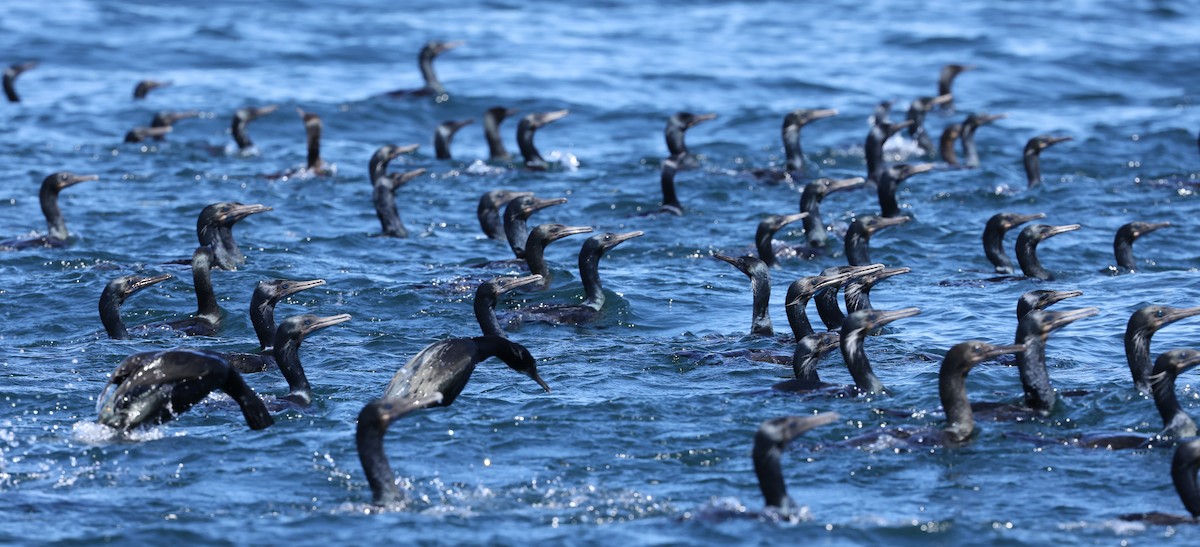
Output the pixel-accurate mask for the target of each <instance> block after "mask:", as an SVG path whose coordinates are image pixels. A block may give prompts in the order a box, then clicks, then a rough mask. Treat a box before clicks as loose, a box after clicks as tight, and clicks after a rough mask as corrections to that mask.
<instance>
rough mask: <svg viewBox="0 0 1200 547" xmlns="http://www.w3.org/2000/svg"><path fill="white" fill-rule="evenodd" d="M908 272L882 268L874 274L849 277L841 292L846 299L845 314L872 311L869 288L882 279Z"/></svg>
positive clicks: (907, 269) (906, 269)
mask: <svg viewBox="0 0 1200 547" xmlns="http://www.w3.org/2000/svg"><path fill="white" fill-rule="evenodd" d="M910 271H912V270H910V269H909V268H884V269H882V270H879V271H877V272H874V273H869V274H865V275H856V276H851V277H850V278H849V279H848V280H847V281H846V286H845V288H844V289H843V290H842V295H843V298H845V299H846V313H854V312H856V311H863V310H872V309H874V308H873V307H871V288H872V287H874V286H875V285H876V284H877V283H879V282H880V281H883V280H884V279H887V278H889V277H892V276H896V275H900V274H906V273H908V272H910Z"/></svg>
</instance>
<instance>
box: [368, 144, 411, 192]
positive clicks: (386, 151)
mask: <svg viewBox="0 0 1200 547" xmlns="http://www.w3.org/2000/svg"><path fill="white" fill-rule="evenodd" d="M420 146H421V145H419V144H406V145H404V146H396V145H394V144H385V145H383V146H380V147H379V148H377V149H375V153H374V154H371V160H370V161H369V162H367V177H368V178H369V179H371V182H372V183H374V182H375V179H377V178H379V177H382V176H383V175H385V174H386V173H387V168H388V164H389V163H391V162H392V160H394V159H396V158H398V157H400V156H401V155H402V154H409V153H412V152H416V151H417V148H420Z"/></svg>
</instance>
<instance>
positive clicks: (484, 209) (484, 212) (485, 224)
mask: <svg viewBox="0 0 1200 547" xmlns="http://www.w3.org/2000/svg"><path fill="white" fill-rule="evenodd" d="M475 216H477V217H479V227H480V228H481V229H482V230H483V233H484V234H485V235H487V236H488V239H504V227H503V226H502V225H501V224H500V211H498V210H497V209H496V207H492V206H491V205H489V204H488V202H487V196H484V197H483V198H481V199H480V200H479V207H478V208H477V209H475Z"/></svg>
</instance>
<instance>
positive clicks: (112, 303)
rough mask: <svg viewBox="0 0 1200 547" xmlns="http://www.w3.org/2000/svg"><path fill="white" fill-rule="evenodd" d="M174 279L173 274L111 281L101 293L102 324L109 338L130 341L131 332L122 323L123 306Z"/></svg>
mask: <svg viewBox="0 0 1200 547" xmlns="http://www.w3.org/2000/svg"><path fill="white" fill-rule="evenodd" d="M172 277H175V276H173V275H171V274H162V275H156V276H153V277H139V276H136V275H127V276H124V277H118V278H116V279H114V280H112V281H109V282H108V284H107V285H105V286H104V291H103V292H101V293H100V322H101V323H103V324H104V331H105V332H107V333H108V337H109V338H113V339H116V340H128V339H129V330H128V329H126V328H125V323H124V322H123V321H121V304H124V303H125V299H126V298H129V297H130V296H133V294H134V293H136V292H138V291H140V290H142V289H144V288H146V287H149V286H150V285H153V284H155V283H161V282H163V281H166V280H168V279H171V278H172Z"/></svg>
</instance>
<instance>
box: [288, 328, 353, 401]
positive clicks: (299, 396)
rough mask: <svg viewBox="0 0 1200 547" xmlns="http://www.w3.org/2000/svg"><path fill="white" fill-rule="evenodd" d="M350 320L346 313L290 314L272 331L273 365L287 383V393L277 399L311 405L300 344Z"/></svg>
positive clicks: (309, 387)
mask: <svg viewBox="0 0 1200 547" xmlns="http://www.w3.org/2000/svg"><path fill="white" fill-rule="evenodd" d="M349 320H350V315H349V314H345V313H343V314H340V315H331V316H329V317H318V316H316V315H312V314H305V315H293V316H291V317H289V318H287V319H284V320H283V322H282V323H280V324H279V328H277V329H275V339H274V340H273V341H272V344H273V345H274V346H275V347H274V350H273V351H274V353H275V364H277V365H279V372H280V373H282V374H283V378H284V379H285V380H287V383H288V394H287V395H284V396H283V397H280V399H282V400H285V401H289V402H291V403H294V404H296V405H299V406H301V407H306V406H308V405H309V404H310V403H312V388H311V386H309V383H308V376H307V375H305V374H304V367H303V366H301V365H300V342H303V341H304V338H305V337H306V336H308V335H309V334H312V333H314V332H316V331H318V330H320V329H323V328H325V327H331V326H333V325H336V324H338V323H345V322H346V321H349Z"/></svg>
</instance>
